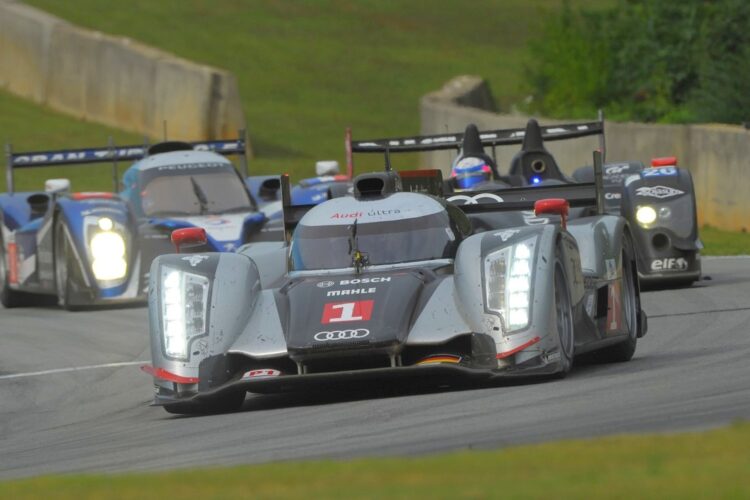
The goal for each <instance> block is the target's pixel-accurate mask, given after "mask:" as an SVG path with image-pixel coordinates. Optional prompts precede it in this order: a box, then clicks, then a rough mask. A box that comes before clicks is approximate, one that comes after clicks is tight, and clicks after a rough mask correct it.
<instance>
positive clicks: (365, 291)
mask: <svg viewBox="0 0 750 500" xmlns="http://www.w3.org/2000/svg"><path fill="white" fill-rule="evenodd" d="M375 290H377V289H376V288H375V287H372V288H353V289H349V290H329V291H328V292H326V297H342V296H346V295H366V294H370V293H375Z"/></svg>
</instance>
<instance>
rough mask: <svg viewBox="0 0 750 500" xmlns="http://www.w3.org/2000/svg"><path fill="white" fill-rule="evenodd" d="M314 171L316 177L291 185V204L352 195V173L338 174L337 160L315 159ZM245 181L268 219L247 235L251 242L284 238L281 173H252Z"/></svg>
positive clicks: (296, 204) (315, 203) (295, 204)
mask: <svg viewBox="0 0 750 500" xmlns="http://www.w3.org/2000/svg"><path fill="white" fill-rule="evenodd" d="M349 171H350V172H351V169H349ZM315 173H316V174H317V175H316V177H310V178H307V179H302V180H301V181H299V183H298V184H297V185H295V186H293V187H291V189H290V199H291V202H292V205H293V206H310V205H317V204H318V203H322V202H324V201H326V200H328V199H330V198H338V197H339V196H346V195H349V194H352V177H351V173H349V174H346V175H345V174H340V173H339V165H338V162H336V161H318V162H317V163H316V164H315ZM246 183H247V187H248V188H249V189H250V192H251V193H253V195H254V196H255V199H256V200H257V202H258V209H259V210H260V211H261V212H263V213H264V214H265V215H266V217H267V218H268V222H267V223H266V224H265V225H264V226H263V227H262V228H261V230H260V231H259V232H257V233H255V234H253V235H252V236H251V237H250V242H251V243H255V242H258V241H281V240H283V239H284V234H283V233H284V229H283V227H284V225H283V220H282V219H283V211H282V206H281V198H282V196H281V176H280V175H259V176H253V177H248V178H247V180H246Z"/></svg>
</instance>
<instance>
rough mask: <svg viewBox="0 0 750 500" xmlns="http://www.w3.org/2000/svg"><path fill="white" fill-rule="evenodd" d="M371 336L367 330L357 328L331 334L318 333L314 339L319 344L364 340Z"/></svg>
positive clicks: (335, 331)
mask: <svg viewBox="0 0 750 500" xmlns="http://www.w3.org/2000/svg"><path fill="white" fill-rule="evenodd" d="M368 335H370V330H368V329H367V328H357V329H356V330H334V331H331V332H318V333H316V334H315V335H314V336H313V338H314V339H315V340H317V341H318V342H330V341H332V340H355V339H363V338H365V337H367V336H368Z"/></svg>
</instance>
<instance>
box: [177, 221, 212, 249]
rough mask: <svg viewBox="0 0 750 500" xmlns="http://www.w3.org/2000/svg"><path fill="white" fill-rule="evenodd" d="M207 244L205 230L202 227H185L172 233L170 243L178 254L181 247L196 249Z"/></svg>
mask: <svg viewBox="0 0 750 500" xmlns="http://www.w3.org/2000/svg"><path fill="white" fill-rule="evenodd" d="M207 242H208V236H206V230H205V229H203V228H202V227H185V228H182V229H175V230H174V231H172V243H173V244H174V247H175V249H177V253H180V248H181V247H186V248H189V247H197V246H200V245H205V244H206V243H207Z"/></svg>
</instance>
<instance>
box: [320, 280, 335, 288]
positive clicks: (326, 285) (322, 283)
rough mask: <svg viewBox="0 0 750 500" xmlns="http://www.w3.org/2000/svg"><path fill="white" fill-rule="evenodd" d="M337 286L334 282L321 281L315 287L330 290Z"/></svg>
mask: <svg viewBox="0 0 750 500" xmlns="http://www.w3.org/2000/svg"><path fill="white" fill-rule="evenodd" d="M335 284H336V283H334V282H333V281H319V282H318V283H317V284H316V285H315V286H317V287H318V288H330V287H332V286H333V285H335Z"/></svg>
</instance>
